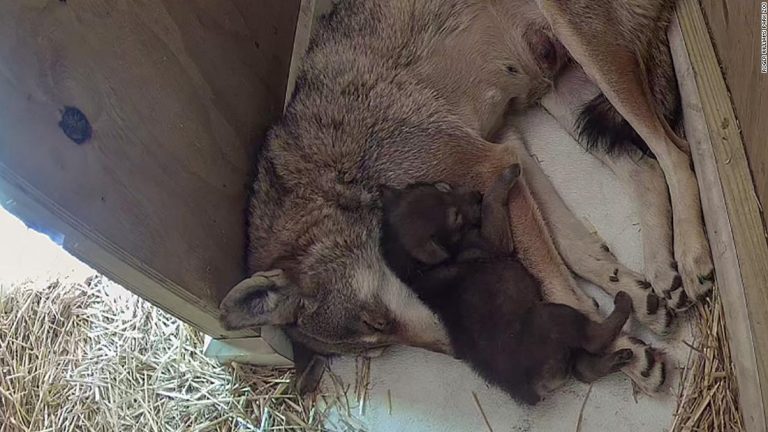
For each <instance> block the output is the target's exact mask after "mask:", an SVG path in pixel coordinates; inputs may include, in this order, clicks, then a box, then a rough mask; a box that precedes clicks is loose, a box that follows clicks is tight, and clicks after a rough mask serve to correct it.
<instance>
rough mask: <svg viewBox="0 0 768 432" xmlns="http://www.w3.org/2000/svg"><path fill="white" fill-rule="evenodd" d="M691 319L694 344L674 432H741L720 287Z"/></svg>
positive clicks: (673, 426) (673, 428)
mask: <svg viewBox="0 0 768 432" xmlns="http://www.w3.org/2000/svg"><path fill="white" fill-rule="evenodd" d="M695 312H696V313H695V317H693V318H692V325H693V335H694V338H695V341H694V343H693V344H690V348H691V351H690V354H689V357H688V362H687V365H686V366H685V369H684V370H683V373H682V376H681V378H680V383H679V386H680V387H679V389H678V399H677V408H676V410H675V416H674V420H673V423H672V427H671V429H670V430H671V431H672V432H690V431H707V432H740V431H743V430H744V426H743V422H742V419H741V414H740V410H739V405H738V396H739V393H738V388H737V385H736V374H735V372H734V369H733V362H732V361H731V350H730V347H729V346H728V339H727V334H726V331H725V317H724V315H723V305H722V302H721V299H720V294H719V292H718V289H717V287H715V289H714V293H713V295H712V297H711V298H710V299H708V300H706V301H705V302H704V303H700V304H698V305H697V306H696V311H695Z"/></svg>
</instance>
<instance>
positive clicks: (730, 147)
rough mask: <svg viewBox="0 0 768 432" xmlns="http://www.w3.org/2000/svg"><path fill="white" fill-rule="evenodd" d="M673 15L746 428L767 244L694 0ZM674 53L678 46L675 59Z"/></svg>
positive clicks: (753, 419)
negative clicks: (696, 119)
mask: <svg viewBox="0 0 768 432" xmlns="http://www.w3.org/2000/svg"><path fill="white" fill-rule="evenodd" d="M677 17H678V19H679V23H680V29H681V32H682V36H683V40H684V42H685V50H684V51H687V55H688V59H690V68H691V70H692V73H691V74H689V75H688V76H684V77H682V78H681V80H680V81H681V86H682V90H683V91H682V94H683V99H684V104H685V105H684V106H685V107H686V109H687V111H686V112H685V115H686V116H687V117H693V116H696V115H698V116H701V117H702V118H703V119H704V121H705V127H704V126H702V125H699V127H698V128H696V129H691V128H687V130H686V132H692V133H691V135H692V136H691V137H690V138H691V141H690V142H691V149H692V153H693V158H694V164H695V167H696V173H697V177H698V178H699V186H700V188H701V192H702V206H703V208H704V219H705V221H706V225H707V232H708V235H709V240H710V243H711V244H712V252H713V258H714V261H715V268H716V273H717V284H718V287H719V289H720V292H721V293H722V298H723V305H724V309H725V313H726V324H727V329H728V334H729V339H730V341H729V343H730V345H731V349H732V352H733V357H734V361H735V366H736V372H737V378H738V381H739V387H740V392H741V394H740V405H741V408H742V412H743V415H744V420H745V424H746V425H747V427H748V430H749V431H765V430H766V424H767V423H768V422H767V420H766V419H768V319H767V318H768V290H766V284H768V243H767V242H766V238H765V236H764V230H763V224H762V220H761V216H760V207H759V203H758V200H757V196H756V194H755V188H754V186H753V183H752V176H751V174H750V170H749V165H748V161H747V154H746V151H745V146H744V143H743V142H742V139H741V135H740V134H739V130H738V127H737V123H736V116H735V113H734V109H733V106H732V105H731V100H730V98H729V96H728V91H727V88H726V86H725V81H724V79H723V76H722V73H721V71H720V68H719V65H718V61H717V58H716V56H715V52H714V48H713V45H712V42H711V40H710V37H709V33H708V32H707V27H706V23H705V21H704V16H703V14H702V11H701V8H700V6H699V4H698V1H697V0H681V1H680V2H679V3H678V11H677ZM670 39H673V38H670ZM673 52H675V51H674V50H673ZM679 53H680V50H677V55H676V61H677V60H679ZM676 66H677V64H676ZM693 78H695V86H696V87H695V90H697V93H698V100H699V102H700V104H699V103H697V102H696V101H695V98H691V97H690V96H691V94H692V93H695V92H692V90H688V91H686V88H688V89H690V88H691V80H692V79H693ZM686 96H688V97H686ZM692 100H693V101H692ZM690 121H691V120H690V119H686V122H688V123H690Z"/></svg>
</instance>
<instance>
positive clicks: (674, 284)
mask: <svg viewBox="0 0 768 432" xmlns="http://www.w3.org/2000/svg"><path fill="white" fill-rule="evenodd" d="M673 7H674V3H673V1H671V0H633V1H613V2H611V1H608V2H606V1H597V0H538V1H533V0H398V1H385V0H371V1H357V2H356V1H342V2H341V3H340V4H339V5H338V6H336V8H335V9H334V10H333V11H332V12H331V13H330V14H329V15H328V16H327V17H325V18H324V19H323V21H322V22H321V24H320V26H319V28H318V30H317V32H316V34H315V35H314V37H313V39H312V41H311V43H310V46H309V48H308V52H307V54H306V58H305V60H304V64H303V70H302V72H301V73H300V75H299V77H298V81H297V85H296V90H295V92H294V94H293V97H292V100H291V102H290V104H289V106H288V108H287V110H286V113H285V115H284V116H283V118H282V120H281V121H280V122H279V123H278V124H277V125H275V126H274V128H273V129H272V130H271V132H270V134H269V137H268V139H267V141H266V143H265V144H264V146H263V148H262V149H261V152H260V155H259V161H258V168H257V178H256V180H255V185H254V194H253V197H252V201H251V205H250V212H251V214H250V228H249V233H250V249H249V271H250V272H252V273H253V272H255V274H254V276H253V277H251V278H249V279H247V280H246V281H243V282H242V283H240V284H238V286H237V287H235V288H234V289H233V290H232V291H231V292H230V293H229V294H228V295H227V297H226V298H225V299H224V300H223V302H222V305H221V308H222V321H223V322H224V324H225V325H227V326H229V327H231V328H243V327H249V326H258V325H264V324H274V325H280V326H282V327H283V328H284V329H285V330H286V331H287V332H288V333H289V335H290V336H291V337H292V338H294V339H295V340H297V341H299V342H301V343H303V344H305V345H307V346H308V347H310V348H311V349H313V350H316V351H318V352H323V353H344V352H355V351H360V350H364V349H367V348H372V347H377V346H382V345H388V344H393V343H402V344H408V345H414V346H421V347H426V348H429V349H433V350H438V351H447V350H448V339H447V336H446V334H445V330H444V328H443V327H442V325H441V324H440V322H439V321H438V320H437V318H436V317H435V316H434V314H432V313H431V312H430V311H429V310H428V309H427V308H426V307H425V306H424V305H423V304H421V303H420V302H419V301H418V300H417V299H416V298H415V296H414V295H413V294H412V293H411V292H410V291H409V290H408V289H407V288H406V287H405V286H404V285H403V284H402V283H401V282H400V281H399V280H398V279H397V278H396V277H395V276H394V274H393V273H392V272H391V271H390V270H389V269H388V268H387V266H386V264H385V263H384V261H383V259H382V257H381V253H380V251H379V247H378V244H379V242H378V239H379V231H380V225H381V224H380V219H381V209H380V197H379V186H380V185H382V184H383V185H388V186H394V187H403V186H405V185H407V184H411V183H415V182H438V181H445V182H447V183H449V184H456V185H461V186H464V187H467V188H469V189H474V190H478V191H484V190H487V188H488V186H489V185H490V184H491V183H492V182H493V180H494V179H495V178H496V177H497V176H498V175H499V173H500V172H501V171H502V170H504V169H505V168H506V167H508V166H510V165H511V164H513V163H520V158H519V157H518V152H520V151H521V149H524V147H523V146H522V143H521V142H520V140H519V139H518V138H517V137H516V135H515V134H514V133H508V134H506V136H505V137H504V139H503V140H502V142H501V144H494V143H492V142H490V141H489V139H490V138H491V137H492V136H493V133H494V131H495V130H496V129H497V128H498V127H499V126H500V123H501V120H502V119H503V117H504V114H505V113H507V112H508V111H510V110H521V109H525V108H526V107H528V106H531V105H532V104H534V103H536V102H537V101H539V100H540V99H541V98H542V96H544V95H545V94H546V93H547V92H548V91H550V90H551V89H552V87H553V83H554V82H555V81H556V79H557V77H558V74H559V72H560V71H561V69H562V68H563V67H564V65H566V64H567V63H568V62H569V60H570V59H573V60H576V61H577V62H578V63H579V64H580V65H581V66H582V67H583V68H584V71H586V73H587V74H589V76H591V77H592V78H593V80H594V81H595V82H596V83H597V85H598V86H599V87H600V89H601V90H602V92H603V93H602V94H600V95H598V96H596V97H595V98H594V99H593V100H592V101H591V102H590V103H589V104H587V105H586V106H585V107H584V109H583V111H582V112H581V114H580V115H579V120H580V121H579V122H578V125H579V128H580V131H579V132H580V135H581V136H582V138H583V141H584V142H585V144H588V145H591V147H593V148H595V152H596V153H598V154H600V155H601V157H604V158H606V159H607V160H610V161H614V163H612V164H611V166H613V167H615V168H616V169H617V170H619V171H621V173H622V176H621V177H623V178H629V177H631V180H632V181H631V182H630V183H632V190H633V191H634V192H635V193H636V194H637V199H638V200H639V202H641V203H642V204H643V205H642V207H641V216H642V217H641V220H642V230H643V236H644V248H645V249H646V251H645V257H646V264H645V266H646V269H645V274H644V275H640V274H637V273H635V272H633V271H631V270H629V269H627V268H626V267H624V266H623V265H621V264H620V263H618V262H617V260H616V258H615V257H614V256H613V255H612V254H611V253H610V252H609V251H608V250H607V248H606V247H605V246H604V245H603V243H602V242H601V241H600V240H599V238H597V237H596V236H595V235H593V234H590V233H589V231H588V230H587V229H586V228H585V227H584V226H583V225H581V224H580V223H579V222H578V220H577V219H576V218H575V217H574V216H573V215H572V214H571V213H570V212H569V211H568V210H567V208H566V207H565V206H564V205H562V202H561V201H559V198H558V197H557V196H556V193H554V192H551V193H546V194H545V195H546V196H538V195H537V199H539V200H543V201H542V205H541V206H540V208H539V207H538V206H537V205H536V204H535V203H534V201H533V199H532V198H531V194H530V190H533V191H534V193H537V191H538V192H541V191H545V192H546V191H549V190H551V191H553V190H554V189H552V188H551V185H550V184H549V183H548V181H547V179H546V177H545V176H543V175H539V174H540V173H539V172H538V171H536V167H535V166H534V167H532V168H531V172H530V173H529V172H527V171H528V168H527V166H526V164H525V163H523V167H524V175H523V179H521V181H520V182H519V183H518V185H516V186H515V187H514V188H513V189H512V191H511V193H510V219H511V225H512V226H511V228H512V234H513V239H514V244H515V247H516V249H517V250H518V254H519V256H520V259H521V261H522V262H523V263H524V264H525V265H526V267H527V268H528V269H529V270H530V271H531V272H532V273H533V274H534V275H535V276H536V277H537V278H538V279H539V280H540V281H541V283H542V290H543V292H544V296H545V298H546V299H547V300H548V301H551V302H555V303H564V304H568V305H570V306H573V307H575V308H576V309H578V310H580V311H582V312H584V313H585V314H587V315H589V316H594V317H596V315H597V312H596V308H595V306H594V305H593V302H592V301H591V299H589V298H588V297H587V296H586V295H584V294H583V293H582V292H581V291H580V290H579V289H578V287H577V286H576V284H575V282H574V280H573V277H572V276H571V273H570V271H569V269H570V270H571V271H573V272H575V273H576V274H578V275H580V276H582V277H584V278H586V279H588V280H590V281H592V282H594V283H596V284H597V285H599V286H601V287H602V288H603V289H605V290H606V291H608V292H611V293H616V292H619V291H625V292H627V293H629V294H630V296H632V299H633V303H634V304H635V315H636V317H637V318H638V319H639V320H640V321H641V322H643V323H645V324H646V325H648V326H649V327H650V328H651V329H653V330H654V331H656V332H659V333H664V332H666V331H667V330H668V329H669V328H670V325H671V323H672V320H673V319H674V316H675V315H674V313H673V310H674V309H676V308H684V307H686V306H687V304H688V303H689V301H690V300H695V299H696V298H698V297H699V296H700V295H702V294H703V293H705V292H707V291H708V290H709V288H710V287H711V279H712V278H711V276H712V265H711V259H710V256H709V246H708V244H707V242H706V238H705V236H704V232H703V227H702V221H701V214H700V203H699V196H698V190H697V186H696V182H695V178H694V175H693V172H692V171H691V168H690V162H689V157H688V155H687V154H686V152H685V148H684V147H685V145H684V142H683V141H682V140H679V139H678V138H676V137H674V136H673V134H672V133H671V129H670V128H669V127H668V124H667V123H674V121H675V120H676V115H677V113H678V112H679V99H678V95H677V90H676V83H675V82H674V74H673V70H672V63H671V59H670V55H669V51H668V47H667V42H666V27H667V25H668V22H669V18H670V15H671V13H672V9H673ZM625 119H626V120H625ZM630 125H631V126H630ZM635 131H636V133H635ZM601 144H602V145H601ZM643 150H645V151H647V152H648V153H649V154H651V155H654V156H655V157H656V158H657V159H658V163H657V162H656V161H655V160H653V159H650V158H646V159H645V162H644V163H643V164H640V165H638V166H637V167H636V168H632V170H631V171H629V168H627V165H628V164H626V163H623V162H622V161H627V160H630V159H629V158H630V157H631V156H632V155H633V154H635V153H637V152H640V151H643ZM523 151H524V150H523ZM521 157H522V156H521ZM523 162H524V161H523ZM665 178H666V183H665V181H664V179H665ZM529 185H530V186H531V188H530V190H529V188H528V186H529ZM666 185H668V186H669V188H667V186H666ZM670 195H671V197H672V200H671V204H670V199H669V197H670ZM545 220H546V222H545ZM673 226H674V230H673V229H672V227H673ZM547 227H549V228H550V229H551V236H550V233H549V231H550V230H549V229H548V228H547ZM673 235H674V242H673ZM673 245H674V249H673ZM561 255H562V259H561V257H560V256H561ZM566 266H567V267H566ZM651 287H652V288H653V290H651V289H650V288H651ZM615 348H616V349H622V348H629V349H632V350H633V351H634V356H633V358H634V360H633V361H632V362H631V363H630V364H629V365H627V366H626V367H625V368H623V371H624V372H625V373H627V374H628V375H629V376H630V377H631V378H632V379H633V380H634V381H635V382H636V383H637V384H638V385H639V387H640V388H641V389H643V390H644V391H646V392H649V393H652V392H654V391H656V390H657V389H658V388H659V387H660V386H661V385H662V384H663V382H664V378H665V365H664V361H663V359H660V358H659V356H658V355H656V353H657V352H656V351H654V350H652V349H650V348H649V347H647V346H645V344H643V343H642V342H641V341H639V340H637V339H633V338H630V337H628V336H626V335H624V336H621V337H619V339H618V340H617V342H616V343H615Z"/></svg>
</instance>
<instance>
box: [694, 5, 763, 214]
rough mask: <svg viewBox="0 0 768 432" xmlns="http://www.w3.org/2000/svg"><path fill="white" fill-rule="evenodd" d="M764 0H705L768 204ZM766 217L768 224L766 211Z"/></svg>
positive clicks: (754, 170) (759, 191)
mask: <svg viewBox="0 0 768 432" xmlns="http://www.w3.org/2000/svg"><path fill="white" fill-rule="evenodd" d="M760 3H761V1H759V0H701V4H702V7H703V9H704V12H705V17H706V19H707V23H708V24H709V29H710V32H711V35H712V40H713V41H714V44H715V48H716V52H717V55H718V57H719V59H720V64H721V65H722V66H721V67H722V69H723V73H724V74H725V80H726V84H727V85H728V89H729V90H730V93H731V97H732V100H733V106H734V109H735V110H736V116H737V118H738V120H739V125H740V126H741V132H742V136H743V138H744V145H745V146H746V151H747V157H748V160H749V166H750V168H751V170H752V175H753V180H754V182H755V189H756V190H757V194H758V197H759V199H760V202H761V203H762V206H763V208H764V207H765V205H766V204H768V74H762V73H760ZM763 221H764V222H765V223H766V224H768V217H767V216H766V214H765V212H763Z"/></svg>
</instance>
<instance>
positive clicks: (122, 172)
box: [0, 0, 299, 336]
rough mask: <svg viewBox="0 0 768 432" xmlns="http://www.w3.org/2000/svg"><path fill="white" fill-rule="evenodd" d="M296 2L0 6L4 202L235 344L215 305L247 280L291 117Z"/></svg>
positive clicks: (114, 0)
mask: <svg viewBox="0 0 768 432" xmlns="http://www.w3.org/2000/svg"><path fill="white" fill-rule="evenodd" d="M298 6H299V1H298V0H259V1H253V0H66V1H64V0H12V1H0V101H2V103H0V181H2V182H0V196H2V197H4V202H3V205H5V206H6V207H8V208H9V209H10V210H11V211H13V212H16V213H19V214H22V216H23V217H24V218H25V219H27V220H28V221H30V222H31V223H34V224H36V225H37V227H38V228H40V229H43V230H47V231H49V233H50V234H52V235H53V236H57V237H59V238H60V239H62V240H63V242H64V245H65V247H66V248H67V249H69V250H70V251H71V252H73V253H74V254H75V255H77V256H79V257H81V258H82V259H83V260H85V261H86V262H87V263H89V264H91V265H92V266H94V267H96V268H97V269H99V270H101V271H103V272H105V273H107V274H108V275H109V276H112V277H113V278H115V279H117V280H118V281H120V282H122V283H123V284H125V285H126V287H127V288H129V289H132V290H134V291H136V292H139V293H141V294H142V295H143V296H144V297H146V298H149V299H150V300H152V301H154V302H156V303H159V304H161V305H162V306H165V307H169V304H168V303H171V305H170V307H171V308H172V309H173V307H172V306H173V302H182V303H184V304H183V305H181V306H179V307H177V308H176V312H177V313H178V314H179V315H181V316H182V318H185V319H187V320H190V321H196V324H198V325H200V326H201V327H203V328H204V330H206V331H208V332H209V333H211V334H212V335H214V336H221V335H225V332H223V330H222V329H221V328H219V327H218V324H217V322H216V319H215V317H216V314H217V311H216V306H217V304H218V301H219V299H220V298H221V297H222V296H223V294H224V293H225V292H226V291H227V290H228V289H229V287H231V286H232V285H233V284H234V283H236V282H237V281H238V280H239V279H240V278H241V277H242V276H243V252H244V246H245V243H244V242H245V233H244V228H245V217H244V209H245V204H246V201H247V194H248V188H249V180H250V175H251V170H252V167H253V163H254V152H255V150H256V146H257V145H258V142H259V140H260V139H261V138H262V137H263V134H264V132H265V130H266V128H267V127H268V125H269V124H270V123H271V122H273V121H274V120H275V119H276V118H277V117H278V115H279V113H280V112H281V110H282V107H283V99H284V95H285V85H286V80H287V77H288V69H289V66H290V59H291V49H292V46H293V37H294V28H295V23H296V17H297V14H298ZM67 107H68V108H67ZM81 114H82V115H81ZM89 131H90V133H89ZM201 323H202V324H201Z"/></svg>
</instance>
